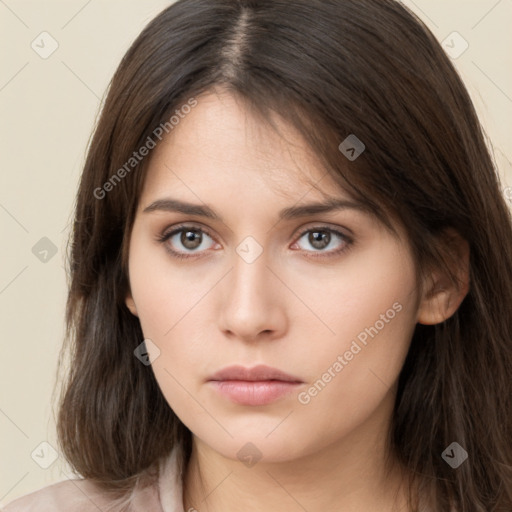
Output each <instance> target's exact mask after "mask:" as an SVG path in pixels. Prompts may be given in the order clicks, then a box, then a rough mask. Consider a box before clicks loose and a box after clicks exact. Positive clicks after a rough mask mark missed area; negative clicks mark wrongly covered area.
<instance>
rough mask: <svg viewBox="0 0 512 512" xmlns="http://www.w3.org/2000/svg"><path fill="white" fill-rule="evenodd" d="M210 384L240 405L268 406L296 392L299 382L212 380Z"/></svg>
mask: <svg viewBox="0 0 512 512" xmlns="http://www.w3.org/2000/svg"><path fill="white" fill-rule="evenodd" d="M210 383H211V384H212V385H213V386H214V387H215V389H216V390H217V391H218V392H219V393H221V394H222V395H224V396H226V397H228V398H229V399H230V400H232V401H233V402H235V403H237V404H239V405H266V404H270V403H272V402H274V401H276V400H277V399H278V398H281V397H282V396H284V395H286V394H288V393H291V392H292V391H294V390H295V389H296V388H297V386H299V384H300V383H299V382H285V381H282V380H263V381H247V380H212V381H210Z"/></svg>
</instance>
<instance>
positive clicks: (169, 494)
mask: <svg viewBox="0 0 512 512" xmlns="http://www.w3.org/2000/svg"><path fill="white" fill-rule="evenodd" d="M177 453H178V449H174V450H173V451H172V452H171V454H170V456H169V457H168V458H167V459H165V460H163V461H162V462H161V464H160V466H159V476H158V482H157V483H155V484H154V485H152V486H149V487H146V488H145V489H142V488H139V487H136V488H135V489H134V490H133V492H132V494H131V495H130V496H129V498H128V499H127V500H124V501H123V502H122V503H121V502H120V501H115V502H114V501H112V500H111V499H109V498H108V497H107V496H105V494H104V493H102V491H101V489H99V488H98V487H96V485H95V484H94V483H93V482H91V481H89V480H84V479H73V480H65V481H63V482H58V483H56V484H53V485H49V486H47V487H43V488H42V489H39V490H38V491H34V492H32V493H30V494H26V495H25V496H22V497H21V498H18V499H16V500H14V501H12V502H11V503H9V504H8V505H7V506H6V507H4V508H3V509H2V512H36V511H37V512H121V511H122V512H184V510H183V484H182V475H181V474H180V472H179V467H178V459H177Z"/></svg>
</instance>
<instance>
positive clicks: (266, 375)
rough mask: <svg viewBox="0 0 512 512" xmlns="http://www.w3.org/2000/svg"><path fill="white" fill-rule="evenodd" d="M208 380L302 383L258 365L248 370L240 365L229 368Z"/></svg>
mask: <svg viewBox="0 0 512 512" xmlns="http://www.w3.org/2000/svg"><path fill="white" fill-rule="evenodd" d="M208 380H246V381H263V380H280V381H284V382H302V380H300V379H299V378H298V377H294V376H293V375H289V374H288V373H285V372H283V371H281V370H278V369H277V368H272V367H270V366H266V365H258V366H254V367H253V368H246V367H244V366H240V365H235V366H227V367H226V368H223V369H222V370H220V371H218V372H216V373H214V374H213V375H212V376H211V377H210V378H209V379H208Z"/></svg>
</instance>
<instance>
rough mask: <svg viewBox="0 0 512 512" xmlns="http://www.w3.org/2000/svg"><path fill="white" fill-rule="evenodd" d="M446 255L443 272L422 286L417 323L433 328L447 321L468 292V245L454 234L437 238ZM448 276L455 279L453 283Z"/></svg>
mask: <svg viewBox="0 0 512 512" xmlns="http://www.w3.org/2000/svg"><path fill="white" fill-rule="evenodd" d="M440 242H441V243H442V244H443V246H442V252H443V253H444V254H445V255H446V257H445V258H444V259H445V263H446V265H447V266H448V269H449V272H448V271H447V270H446V269H444V268H439V269H436V270H435V271H433V272H432V273H431V274H430V275H429V276H428V277H427V279H426V280H425V281H424V283H423V295H422V297H421V301H420V305H419V308H418V314H417V322H418V323H420V324H424V325H435V324H439V323H441V322H444V321H445V320H447V319H448V318H450V317H451V316H452V315H453V314H454V313H455V311H457V309H458V308H459V306H460V304H461V302H462V301H463V300H464V297H465V296H466V295H467V293H468V291H469V244H468V242H467V240H465V239H464V238H462V237H461V236H460V235H459V234H458V233H457V232H456V231H455V230H453V229H448V230H446V231H445V233H444V235H443V236H442V237H441V238H440ZM450 273H451V274H452V275H453V276H454V277H455V278H456V279H455V281H456V282H453V281H452V280H451V279H450Z"/></svg>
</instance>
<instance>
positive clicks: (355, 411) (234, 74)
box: [6, 0, 512, 512]
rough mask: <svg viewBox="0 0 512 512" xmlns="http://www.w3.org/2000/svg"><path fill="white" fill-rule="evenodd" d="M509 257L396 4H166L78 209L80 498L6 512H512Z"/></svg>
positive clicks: (136, 47)
mask: <svg viewBox="0 0 512 512" xmlns="http://www.w3.org/2000/svg"><path fill="white" fill-rule="evenodd" d="M511 255H512V226H511V219H510V214H509V212H508V210H507V207H506V203H505V201H504V199H503V198H502V195H501V193H500V185H499V181H498V178H497V176H496V173H495V170H494V168H493V164H492V161H491V158H490V155H489V153H488V150H487V148H486V146H485V142H484V138H483V134H482V130H481V127H480V124H479V122H478V119H477V116H476V114H475V111H474V108H473V105H472V103H471V101H470V98H469V96H468V94H467V92H466V89H465V87H464V86H463V84H462V82H461V80H460V78H459V77H458V75H457V73H456V71H455V70H454V68H453V66H452V64H451V63H450V61H449V59H448V58H447V57H446V55H445V54H444V52H443V50H442V49H441V47H440V45H439V43H438V42H437V41H436V40H435V38H434V36H433V35H432V34H431V33H430V32H429V31H428V29H427V28H426V27H425V26H424V25H423V24H422V23H421V21H419V20H418V19H417V18H416V17H415V16H414V15H413V14H411V13H410V12H409V11H408V10H407V9H406V8H405V7H404V6H403V5H402V4H400V3H398V2H395V1H392V0H357V1H356V0H342V1H341V0H339V1H334V0H330V1H311V0H299V1H297V2H293V3H291V2H281V1H272V0H268V1H265V0H252V1H251V0H239V1H236V2H235V1H229V0H215V1H211V0H180V1H178V2H176V3H175V4H173V5H172V6H170V7H169V8H168V9H166V10H165V11H163V12H162V13H161V14H160V15H159V16H157V17H156V18H155V19H154V20H153V21H152V22H151V23H150V24H149V25H148V26H147V27H146V28H145V29H144V31H143V32H142V34H141V35H140V36H139V37H138V39H137V40H136V41H135V42H134V44H133V45H132V47H131V48H130V49H129V50H128V52H127V54H126V55H125V57H124V58H123V60H122V62H121V64H120V66H119V69H118V70H117V72H116V74H115V76H114V78H113V81H112V83H111V85H110V89H109V92H108V97H107V99H106V102H105V106H104V108H103V111H102V115H101V118H100V120H99V123H98V126H97V128H96V131H95V134H94V138H93V140H92V143H91V146H90V149H89V153H88V157H87V161H86V164H85V168H84V171H83V174H82V179H81V182H80V188H79V191H78V196H77V205H76V217H75V224H74V232H73V238H72V245H71V254H70V273H71V282H70V291H69V298H68V307H67V323H68V336H69V339H70V341H71V345H70V348H71V356H72V364H71V370H70V373H69V376H68V379H67V381H66V385H65V388H64V392H63V395H62V400H61V402H60V404H59V418H58V420H59V421H58V434H59V440H60V443H61V449H62V451H63V453H64V455H65V457H66V458H67V460H68V461H69V463H70V464H71V465H72V467H73V468H74V469H75V470H76V472H77V473H78V474H79V475H81V476H82V477H83V479H81V480H69V481H65V482H61V483H59V484H55V485H53V486H50V487H47V488H45V489H42V490H40V491H37V492H35V493H33V494H31V495H28V496H26V497H23V498H20V499H19V500H16V501H15V502H13V503H12V504H11V505H9V506H7V508H6V511H7V512H14V511H15V510H20V511H22V510H23V511H24V510H31V507H34V509H35V508H37V510H46V509H48V510H50V508H51V509H52V510H66V511H68V510H75V509H76V510H97V509H98V508H99V509H100V510H112V511H113V510H116V511H117V510H131V511H135V510H156V511H165V512H168V511H171V510H172V511H184V510H187V511H189V512H190V511H194V510H197V511H200V512H202V511H212V512H214V511H220V510H222V511H223V512H226V511H227V512H229V511H231V510H239V509H241V508H244V509H247V510H254V511H260V510H265V511H269V510H276V511H277V510H279V511H282V510H286V511H294V510H308V511H314V510H323V511H325V510H347V511H368V510H380V511H386V512H387V511H441V510H443V511H445V510H447V511H448V510H450V511H457V512H458V511H465V512H467V511H475V512H476V511H479V512H483V511H486V512H490V511H496V512H497V511H505V510H507V511H509V510H511V507H512V476H511V469H512V468H511V465H512V450H511V445H510V439H511V438H512V436H511V434H512V415H511V411H512V408H511V405H512V404H511V381H510V371H511V369H512V345H511V340H510V332H511V331H512V315H511V311H512V265H511V263H512V261H511ZM45 507H46V508H45Z"/></svg>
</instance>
